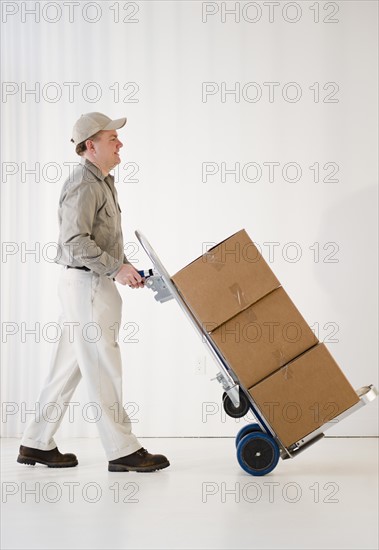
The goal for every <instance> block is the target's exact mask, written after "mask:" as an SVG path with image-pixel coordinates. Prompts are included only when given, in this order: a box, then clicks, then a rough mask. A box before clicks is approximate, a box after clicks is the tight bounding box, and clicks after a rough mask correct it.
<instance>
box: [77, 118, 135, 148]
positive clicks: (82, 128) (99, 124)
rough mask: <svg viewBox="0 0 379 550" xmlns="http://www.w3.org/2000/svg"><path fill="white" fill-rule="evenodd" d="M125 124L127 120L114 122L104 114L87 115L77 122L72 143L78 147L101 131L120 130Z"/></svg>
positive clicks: (121, 119) (120, 119)
mask: <svg viewBox="0 0 379 550" xmlns="http://www.w3.org/2000/svg"><path fill="white" fill-rule="evenodd" d="M125 123H126V118H118V119H116V120H112V119H111V118H109V117H107V116H106V115H103V114H102V113H86V114H85V115H82V116H81V117H80V118H79V119H78V120H77V121H76V122H75V125H74V128H73V130H72V139H71V141H72V142H73V143H75V145H78V143H82V141H85V140H86V139H88V138H89V137H91V136H93V135H94V134H96V132H100V130H118V129H119V128H122V127H123V126H125Z"/></svg>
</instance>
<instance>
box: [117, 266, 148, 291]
mask: <svg viewBox="0 0 379 550" xmlns="http://www.w3.org/2000/svg"><path fill="white" fill-rule="evenodd" d="M115 280H116V281H117V282H118V283H120V285H129V286H130V287H132V288H142V287H143V286H144V284H145V279H144V278H143V277H141V275H140V274H139V273H138V271H137V270H136V269H135V268H134V267H133V266H132V265H130V264H122V266H121V267H120V269H119V271H118V272H117V275H116V276H115Z"/></svg>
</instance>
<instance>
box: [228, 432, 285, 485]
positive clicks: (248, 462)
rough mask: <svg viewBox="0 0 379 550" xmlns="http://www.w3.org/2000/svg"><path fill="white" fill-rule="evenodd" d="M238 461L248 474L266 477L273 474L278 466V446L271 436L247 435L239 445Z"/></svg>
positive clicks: (254, 433) (262, 434) (263, 434)
mask: <svg viewBox="0 0 379 550" xmlns="http://www.w3.org/2000/svg"><path fill="white" fill-rule="evenodd" d="M237 460H238V462H239V465H240V466H241V468H242V469H243V470H245V472H247V473H248V474H251V475H253V476H264V475H266V474H268V473H270V472H272V470H273V469H274V468H275V466H276V465H277V464H278V460H279V447H278V444H277V443H276V441H275V440H274V439H273V438H272V437H271V436H270V435H268V434H266V433H263V432H261V433H258V432H253V433H250V434H247V435H245V437H243V438H242V439H241V441H240V442H239V443H238V447H237Z"/></svg>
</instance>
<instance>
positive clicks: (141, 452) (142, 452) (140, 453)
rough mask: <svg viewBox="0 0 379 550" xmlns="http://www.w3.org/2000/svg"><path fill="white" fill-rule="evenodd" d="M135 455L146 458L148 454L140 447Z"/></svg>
mask: <svg viewBox="0 0 379 550" xmlns="http://www.w3.org/2000/svg"><path fill="white" fill-rule="evenodd" d="M137 454H139V455H140V456H146V455H147V454H148V450H147V449H145V448H144V447H142V448H141V449H139V450H138V451H137Z"/></svg>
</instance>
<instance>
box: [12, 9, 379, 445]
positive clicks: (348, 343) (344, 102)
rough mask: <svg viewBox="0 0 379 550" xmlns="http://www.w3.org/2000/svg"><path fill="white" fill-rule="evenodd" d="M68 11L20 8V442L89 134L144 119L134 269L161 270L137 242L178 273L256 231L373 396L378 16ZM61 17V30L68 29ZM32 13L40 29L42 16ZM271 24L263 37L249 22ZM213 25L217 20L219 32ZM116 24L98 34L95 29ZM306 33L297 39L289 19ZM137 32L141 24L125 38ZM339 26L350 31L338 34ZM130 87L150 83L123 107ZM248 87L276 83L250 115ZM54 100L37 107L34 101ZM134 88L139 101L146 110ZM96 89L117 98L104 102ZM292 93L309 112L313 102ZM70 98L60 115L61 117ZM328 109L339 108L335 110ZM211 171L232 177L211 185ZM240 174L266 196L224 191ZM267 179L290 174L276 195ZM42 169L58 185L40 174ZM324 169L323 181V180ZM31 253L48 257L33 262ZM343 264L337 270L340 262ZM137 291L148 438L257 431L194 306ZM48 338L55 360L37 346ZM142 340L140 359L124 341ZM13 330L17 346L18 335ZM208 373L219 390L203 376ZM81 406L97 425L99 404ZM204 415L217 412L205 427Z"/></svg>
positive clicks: (128, 356)
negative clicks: (210, 248) (60, 219)
mask: <svg viewBox="0 0 379 550" xmlns="http://www.w3.org/2000/svg"><path fill="white" fill-rule="evenodd" d="M64 4H67V5H66V6H64ZM64 4H59V5H58V4H56V3H53V2H41V3H37V2H18V3H17V4H16V3H15V2H2V10H3V12H2V20H3V24H2V27H3V29H2V30H3V32H2V80H3V99H2V101H3V103H2V126H1V132H2V172H3V173H2V213H1V219H2V241H3V247H4V246H5V247H6V249H5V250H6V252H7V254H5V255H4V254H3V258H2V283H3V285H2V329H3V340H2V342H3V345H2V365H3V367H2V400H3V402H5V403H8V404H9V403H14V405H13V406H14V412H15V414H13V415H9V416H8V417H7V418H5V420H6V421H4V422H3V423H2V433H3V435H5V436H18V435H20V434H21V433H22V430H23V428H24V423H23V418H22V415H21V411H22V410H23V409H24V408H25V407H29V408H30V407H32V406H33V403H34V401H35V400H36V398H37V395H38V392H39V389H40V387H41V384H42V383H43V380H44V378H45V376H46V374H47V370H48V362H49V357H50V355H51V352H52V346H53V344H52V343H50V342H49V341H48V340H49V339H50V340H51V339H52V338H53V337H54V335H53V333H52V332H46V329H47V327H48V326H50V327H51V325H49V323H54V322H56V321H57V318H58V313H59V304H58V298H57V295H56V285H57V275H58V272H59V269H60V268H59V267H58V266H56V265H55V264H53V263H51V262H50V261H49V258H48V256H49V255H50V256H53V252H54V250H53V247H51V248H49V247H47V246H46V245H47V243H51V242H55V241H56V240H57V230H58V226H57V203H58V198H59V194H60V189H61V186H62V184H63V181H64V179H65V177H66V176H67V175H68V165H67V164H64V163H69V162H75V161H76V159H77V157H76V156H75V154H74V152H73V147H72V144H71V143H70V138H71V129H72V126H73V123H74V122H75V120H76V119H77V118H78V117H79V116H80V115H81V114H82V113H85V112H89V111H101V112H105V113H106V114H108V115H109V116H111V117H121V116H124V115H126V116H127V117H128V123H127V126H126V127H125V128H124V129H123V130H121V131H120V137H121V139H123V141H124V144H125V146H124V149H123V150H122V153H123V162H124V163H126V162H130V163H136V164H137V165H138V169H139V171H138V173H137V174H136V175H135V176H134V177H135V179H138V181H137V182H130V181H126V182H124V181H123V180H124V179H125V178H126V179H128V173H129V172H128V170H129V169H130V168H126V169H124V168H121V169H120V173H119V180H121V181H119V183H118V190H119V198H120V203H121V207H122V209H123V216H124V217H123V227H124V234H125V240H126V241H127V242H128V243H131V244H129V245H128V248H127V253H129V254H131V253H132V251H133V254H134V252H135V255H134V256H133V258H135V259H136V260H138V266H140V267H142V268H147V267H150V265H149V261H148V259H147V257H146V255H145V254H144V252H143V251H142V250H140V249H139V248H138V246H137V244H136V239H135V236H134V230H135V229H136V228H139V229H141V230H142V231H143V232H144V233H145V234H146V236H147V237H148V238H149V240H150V241H151V243H152V244H153V246H154V248H155V249H156V251H157V252H158V254H159V255H160V257H161V260H162V261H163V262H164V264H165V265H166V268H167V269H168V271H169V272H170V273H175V272H176V271H177V270H179V269H180V268H181V267H183V266H184V265H185V264H186V263H187V262H189V261H190V260H192V259H194V258H195V257H197V256H198V255H200V254H201V253H202V247H203V242H209V241H212V242H218V241H220V240H222V239H224V238H226V237H227V236H228V235H230V234H231V233H233V232H235V231H237V230H239V229H240V228H243V227H244V228H245V229H246V230H247V231H248V233H249V234H250V236H251V237H252V239H253V240H254V241H256V242H257V243H259V244H260V245H261V247H262V251H263V254H264V256H265V258H266V259H267V260H269V261H270V263H271V267H272V268H273V270H274V271H275V273H276V275H277V276H278V278H279V280H280V281H281V283H282V284H283V286H284V288H285V289H286V290H287V292H288V293H289V294H290V296H291V297H292V299H293V300H294V302H295V303H296V305H297V306H298V308H299V309H300V311H301V312H302V314H303V315H304V316H305V318H306V319H307V321H308V322H309V323H310V324H311V325H315V323H317V324H318V326H319V327H320V330H319V333H318V335H319V338H320V340H324V341H325V342H326V343H327V345H328V347H329V349H330V351H331V352H332V353H333V355H334V357H335V358H336V360H337V361H338V362H339V364H340V366H341V367H342V369H343V371H344V372H345V374H346V376H347V377H348V378H349V380H350V381H351V383H352V384H353V385H354V387H356V388H358V387H360V386H362V385H366V384H369V383H374V384H376V385H378V380H377V328H378V327H377V285H376V282H377V210H376V204H377V170H376V167H377V145H378V144H377V133H376V132H377V120H378V119H377V104H376V99H377V53H376V51H377V48H376V46H377V4H376V3H375V2H370V1H367V2H366V1H359V2H358V1H349V2H329V3H326V2H316V3H314V2H297V3H294V2H290V3H289V2H281V3H280V6H279V7H276V8H275V11H274V15H273V20H272V22H270V21H269V17H270V13H271V12H269V6H268V5H267V3H266V5H264V3H262V2H254V3H248V4H247V3H245V2H240V3H235V2H226V3H225V2H218V3H215V2H213V3H202V2H198V1H181V2H166V1H162V2H161V1H154V2H139V3H138V4H137V3H129V4H127V3H125V2H119V3H117V2H81V3H80V5H79V6H76V5H75V6H74V5H73V4H72V5H71V7H70V6H69V5H68V3H64ZM74 4H75V3H74ZM57 5H58V8H59V6H60V8H59V9H61V10H62V14H61V18H60V19H59V20H57V22H55V23H54V22H52V19H54V18H55V17H57V15H59V13H58V12H57V9H58V8H57ZM33 6H35V7H36V9H37V10H40V20H39V21H38V20H36V19H37V16H36V14H34V15H33V14H29V15H27V14H25V9H29V10H30V9H31V8H32V7H33ZM111 6H113V11H112V9H111ZM115 6H116V7H117V9H119V16H120V21H119V22H115V14H116V12H115V11H114V10H115V9H116V7H115ZM233 6H235V7H236V8H237V9H238V8H239V10H240V21H239V22H238V21H236V16H235V15H227V16H225V18H226V21H225V22H222V17H224V10H225V9H230V8H233ZM312 6H313V10H312V9H311V7H312ZM317 6H318V8H319V12H320V13H319V22H318V23H317V22H314V18H315V11H314V10H315V7H317ZM69 8H70V10H74V11H72V12H71V11H69ZM259 8H260V9H261V10H262V15H261V18H260V20H259V21H258V20H257V22H255V23H252V22H249V21H248V19H250V20H251V19H252V18H254V17H255V16H256V14H257V13H258V12H257V11H256V10H259ZM137 9H138V12H136V13H135V14H134V15H131V14H132V11H133V10H134V11H136V10H137ZM271 9H273V8H272V7H271ZM12 10H13V11H16V10H18V11H17V12H16V13H14V14H11V13H10V12H11V11H12ZM202 10H204V11H203V14H202ZM205 10H208V11H212V10H214V11H217V13H215V14H214V15H208V16H207V17H206V18H205V15H204V12H205ZM283 10H284V11H283ZM296 10H297V11H296ZM337 10H338V12H337ZM333 11H336V13H335V14H334V15H332V12H333ZM100 12H101V13H100ZM70 13H73V14H74V16H73V21H72V22H70V19H69V17H70ZM97 16H98V17H99V20H98V21H97V22H92V23H91V22H89V21H88V20H94V19H96V17H97ZM296 16H298V21H297V22H292V23H291V22H289V21H288V19H291V20H293V19H295V18H296ZM125 17H127V18H128V17H132V18H133V19H135V20H136V22H123V18H125ZM328 17H329V18H332V19H335V20H336V22H329V23H328V22H324V19H325V18H328ZM202 18H204V19H206V20H205V21H204V22H203V21H202ZM285 18H286V19H287V21H286V20H285ZM86 19H87V20H86ZM4 82H5V83H6V84H4ZM203 82H213V83H215V84H214V86H215V88H217V87H218V88H219V89H221V87H222V86H225V87H226V88H228V89H231V88H233V87H235V85H236V83H240V84H239V85H240V89H241V91H242V90H244V94H245V95H244V96H243V95H242V92H241V94H240V96H239V97H238V99H239V100H238V101H237V100H236V99H237V97H236V96H233V95H231V94H229V95H227V96H226V98H224V99H225V101H224V102H223V101H222V97H221V93H220V91H219V92H217V93H215V94H214V95H209V96H207V97H203V99H202V85H203V84H202V83H203ZM269 82H276V83H279V85H278V86H276V87H275V89H274V91H275V95H274V100H273V101H272V102H271V101H269V86H268V85H267V84H266V85H264V84H263V83H269ZM291 82H292V83H296V88H297V90H301V92H302V95H301V98H300V99H299V100H298V101H296V102H290V101H289V100H288V98H287V99H284V98H283V95H282V94H283V92H284V93H285V91H286V88H285V85H286V84H288V83H291ZM53 83H56V84H53ZM69 83H77V85H74V84H71V85H70V84H69ZM88 83H95V85H90V86H88ZM115 83H116V84H115ZM125 83H135V84H132V85H131V86H132V87H129V88H128V89H127V90H126V91H124V90H123V86H124V85H125ZM222 83H224V84H222ZM247 83H257V85H258V86H259V87H258V89H260V90H261V91H262V97H261V99H260V100H258V101H256V102H251V101H249V99H250V100H251V98H252V97H253V90H254V88H253V86H252V85H250V86H246V84H247ZM314 83H318V84H316V85H314ZM327 83H337V84H338V87H339V89H338V91H337V92H336V94H335V95H333V96H331V95H330V94H331V92H333V91H334V90H336V89H337V88H336V85H335V84H327ZM38 85H39V86H40V88H41V92H40V93H39V94H37V96H36V95H34V96H33V95H30V94H27V95H24V94H23V93H22V92H23V91H25V88H27V89H31V88H35V87H36V86H38ZM69 86H71V87H72V89H73V90H74V98H73V101H72V98H70V96H69ZM111 86H112V87H113V91H112V90H111V89H110V87H111ZM136 86H137V87H138V88H137V87H136ZM310 86H313V90H311V89H310ZM316 86H318V87H319V90H320V100H319V101H318V102H316V101H315V96H314V94H315V91H314V90H315V88H316ZM324 86H327V87H326V89H324ZM117 87H118V88H119V89H120V97H119V98H117V97H115V96H114V90H115V89H116V88H117ZM133 87H134V88H133ZM133 89H134V90H137V93H136V94H135V95H134V96H132V97H130V96H129V95H128V94H129V92H131V91H132V90H133ZM255 89H257V86H256V87H255ZM4 91H5V94H4ZM96 91H97V92H101V97H100V98H99V99H98V100H97V101H91V100H92V99H93V98H94V97H95V96H94V92H96ZM287 91H288V94H289V97H293V93H294V91H295V87H294V86H290V87H289V88H287ZM57 92H60V93H61V97H60V99H59V100H57V101H56V102H53V101H52V98H53V97H54V94H55V93H57ZM86 94H87V95H86ZM246 97H247V100H246ZM328 97H329V99H334V100H337V102H326V100H327V98H328ZM131 99H132V100H135V101H134V102H131V101H130V100H131ZM206 162H208V163H209V162H213V163H216V164H215V166H216V168H218V169H219V170H220V171H219V172H218V173H217V174H216V175H214V176H209V177H208V179H207V181H203V179H204V178H202V164H203V163H206ZM237 162H239V163H240V165H241V170H242V167H243V166H244V165H245V164H246V163H252V162H255V163H257V164H258V165H259V167H260V168H261V169H262V177H261V179H260V180H259V181H256V182H251V181H247V179H248V178H250V179H251V178H252V177H253V172H252V171H248V172H247V177H245V176H246V173H245V172H243V173H242V174H241V178H240V181H236V177H235V175H233V174H229V175H226V177H225V181H224V182H223V181H222V180H221V163H225V164H224V165H223V166H225V167H226V168H228V169H229V168H231V167H232V166H233V165H234V164H235V163H237ZM267 162H277V163H280V166H279V167H278V168H276V171H275V178H274V181H269V178H268V166H267V165H265V164H264V163H267ZM289 162H293V163H297V164H298V165H299V166H300V167H301V170H302V176H301V178H300V180H299V181H297V182H290V181H286V180H285V178H284V177H283V175H282V168H283V166H284V165H285V164H287V163H289ZM12 163H13V164H12ZM36 163H40V164H39V169H38V167H37V173H38V176H39V179H40V181H36V176H35V175H33V174H30V173H25V172H26V171H27V170H30V169H32V168H33V167H34V165H35V164H36ZM314 163H319V166H320V181H319V182H315V181H314V171H312V170H311V169H310V168H309V167H310V166H313V165H314ZM326 163H335V165H337V166H338V172H337V174H336V175H335V176H334V177H335V178H336V179H337V180H338V181H336V182H328V181H323V180H324V179H325V177H326V175H327V174H330V168H328V167H327V168H328V169H327V170H325V169H324V168H323V167H324V165H325V164H326ZM330 166H332V165H330ZM11 171H14V172H15V174H14V175H11V174H10V172H11ZM293 176H294V172H293V171H291V170H290V171H289V172H288V177H289V178H291V177H293ZM37 179H38V178H37ZM287 179H288V178H287ZM49 180H50V181H49ZM54 180H55V181H54ZM274 242H275V243H279V244H278V245H277V247H276V248H275V253H274V256H273V258H270V255H269V250H270V248H269V245H268V244H267V243H274ZM7 243H8V244H7ZM9 243H10V244H9ZM264 243H266V244H264ZM288 243H296V246H290V247H289V246H288ZM314 243H316V244H314ZM328 243H335V244H328ZM25 247H26V248H27V249H36V250H37V252H36V254H34V255H32V254H28V255H26V256H25V254H23V252H25ZM311 247H312V248H311ZM317 247H318V248H319V258H317V257H316V256H315V250H316V249H317ZM295 250H298V251H300V253H301V257H300V258H299V260H298V261H297V262H293V261H290V255H292V254H293V253H294V252H295ZM3 252H4V249H3ZM9 252H12V253H13V254H9ZM333 252H335V254H334V255H333V256H332V259H335V260H337V261H336V262H334V263H333V262H328V261H327V259H328V257H329V258H330V257H331V255H332V253H333ZM286 254H287V256H286ZM291 257H292V256H291ZM316 260H317V261H316ZM136 265H137V264H136ZM121 293H122V296H123V299H124V312H123V319H124V322H125V323H129V325H128V326H127V328H126V329H123V330H122V331H121V335H120V339H121V341H122V343H121V349H122V355H123V361H124V369H125V379H124V385H125V398H126V401H128V402H131V403H132V405H131V406H130V409H129V411H130V412H131V413H132V414H133V415H134V419H135V420H136V421H138V422H137V423H136V428H135V431H136V433H137V435H140V436H183V435H199V436H201V435H232V434H234V433H235V432H236V430H237V428H238V427H239V426H240V425H241V423H242V422H243V421H239V422H238V421H235V420H232V419H227V420H225V418H224V415H223V414H222V413H221V412H220V409H219V406H220V401H221V393H222V392H221V387H220V386H219V385H218V384H217V382H210V381H209V378H210V377H213V376H214V375H215V374H216V372H217V369H216V367H215V366H214V365H213V364H212V359H211V358H210V357H209V356H207V351H206V349H205V347H204V345H203V344H202V342H201V341H200V339H199V338H198V336H197V335H196V333H195V332H194V330H193V329H192V327H191V326H190V324H189V323H188V321H187V319H186V318H185V317H184V315H183V313H182V312H181V311H180V309H179V307H178V306H177V304H175V303H174V302H170V303H167V304H157V303H156V302H155V301H154V299H153V294H152V293H151V292H150V291H148V290H146V289H145V290H141V291H131V290H130V289H128V288H126V289H124V288H122V289H121ZM12 323H13V324H12ZM37 323H39V328H38V326H37V334H38V336H39V337H40V341H39V342H37V341H36V340H37V337H36V335H33V334H25V330H29V329H32V328H33V327H35V326H36V324H37ZM132 323H134V324H136V325H133V324H132ZM328 323H330V324H329V325H328ZM133 326H138V332H137V334H136V335H135V336H134V338H135V339H136V340H137V342H134V343H132V342H130V341H126V342H124V341H123V340H128V339H130V336H128V335H129V334H130V330H131V328H132V327H133ZM315 326H316V325H315ZM12 329H14V331H15V334H14V335H10V334H7V332H6V331H8V332H9V331H10V330H12ZM334 330H336V333H335V334H334V336H332V331H334ZM332 338H334V339H335V340H336V341H335V342H332V341H331V339H332ZM205 356H207V358H206V375H205V376H204V375H199V374H197V373H196V364H197V361H198V360H203V358H204V357H205ZM75 401H78V402H80V406H79V407H78V409H77V410H78V411H79V412H85V405H86V403H88V398H87V396H86V392H85V388H84V387H80V388H78V391H77V394H76V395H75ZM133 403H134V404H133ZM10 406H12V405H10ZM205 409H206V410H207V411H208V413H213V414H208V415H204V411H205ZM78 416H79V417H78ZM376 418H377V405H376V404H373V405H371V406H370V407H366V408H364V409H363V410H362V411H359V412H357V413H356V414H355V415H353V416H351V417H350V418H348V419H346V420H345V421H344V422H343V423H341V425H339V426H337V427H336V428H335V429H334V431H333V433H334V434H344V435H375V434H376V433H377V422H376ZM3 420H4V418H3ZM60 433H61V434H62V436H64V435H71V436H82V435H96V426H95V424H91V423H89V422H88V421H84V420H83V419H81V418H80V415H78V414H76V420H75V422H74V423H70V422H69V421H68V418H66V419H65V422H64V426H63V427H62V430H61V432H60ZM330 433H332V432H330Z"/></svg>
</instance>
